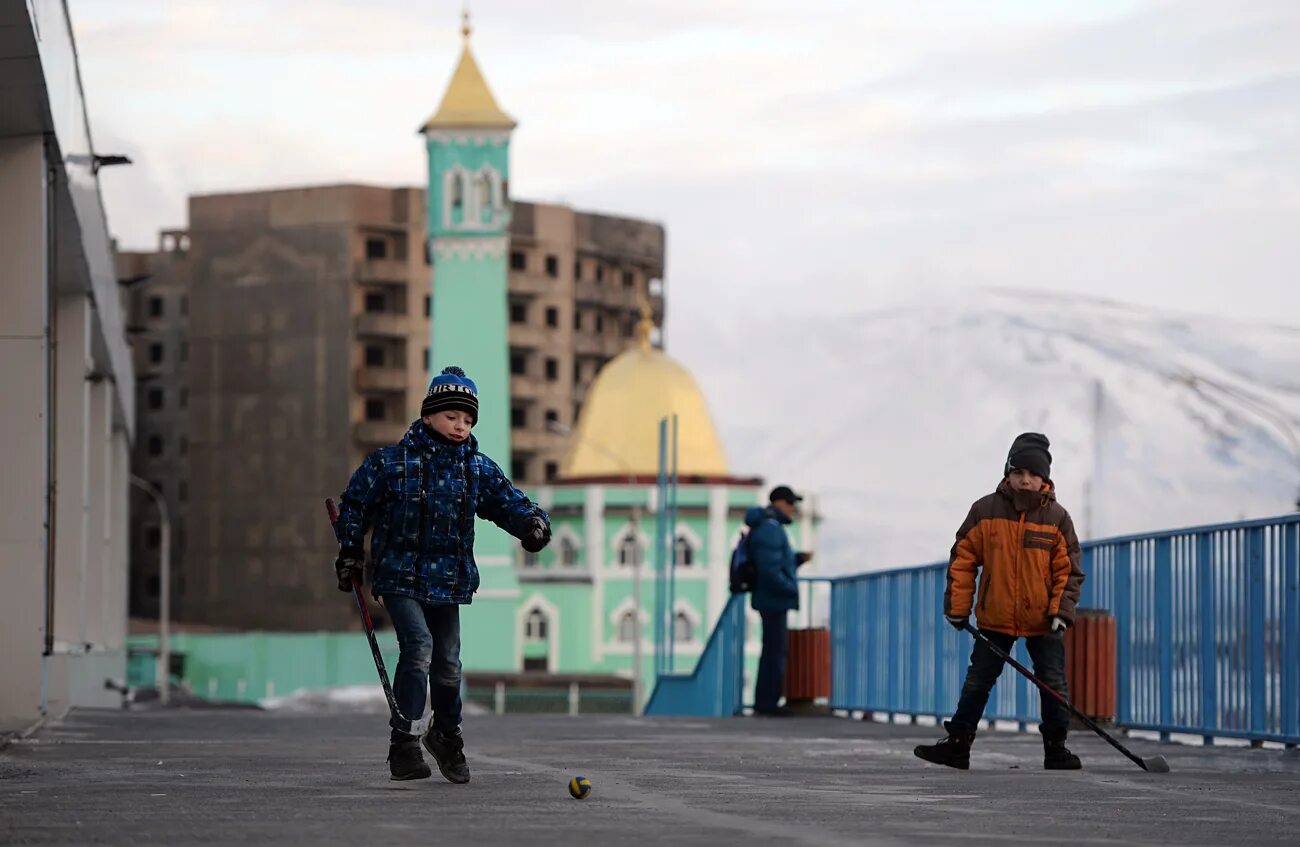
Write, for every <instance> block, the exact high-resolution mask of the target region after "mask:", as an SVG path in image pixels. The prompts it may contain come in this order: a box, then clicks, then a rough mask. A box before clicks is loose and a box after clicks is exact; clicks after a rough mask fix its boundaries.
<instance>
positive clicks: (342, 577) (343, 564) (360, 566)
mask: <svg viewBox="0 0 1300 847" xmlns="http://www.w3.org/2000/svg"><path fill="white" fill-rule="evenodd" d="M365 572H366V566H365V563H364V562H362V561H361V560H360V559H358V558H356V557H355V556H339V557H338V558H337V559H335V560H334V573H336V574H337V575H338V578H339V591H351V590H352V586H353V585H354V584H360V582H361V580H362V579H363V578H364V574H365Z"/></svg>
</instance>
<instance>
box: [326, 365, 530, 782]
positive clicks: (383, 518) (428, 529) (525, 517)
mask: <svg viewBox="0 0 1300 847" xmlns="http://www.w3.org/2000/svg"><path fill="white" fill-rule="evenodd" d="M476 423H478V387H477V386H476V385H475V384H474V381H473V380H471V379H470V378H469V377H467V376H466V375H465V372H464V371H463V370H461V369H460V368H458V367H454V366H453V367H449V368H446V369H444V370H443V372H442V373H441V374H439V375H438V376H437V377H435V378H434V379H433V382H432V383H430V385H429V393H428V395H427V396H425V398H424V402H423V403H422V404H421V406H420V419H419V420H417V421H415V422H413V423H412V424H411V426H410V428H409V429H408V430H407V431H406V435H404V436H403V437H402V440H401V441H400V442H398V443H397V444H394V445H391V446H388V447H381V448H380V449H378V450H376V451H374V452H373V453H371V454H370V455H369V456H366V458H365V461H363V462H362V463H361V467H359V468H357V470H356V472H355V473H353V474H352V479H351V480H350V481H349V482H348V487H347V490H346V491H344V492H343V494H342V496H341V498H340V501H339V517H338V521H337V522H336V523H335V525H334V529H335V533H336V535H337V536H338V541H339V547H340V549H339V557H338V560H337V561H336V562H335V563H334V568H335V571H336V575H337V577H338V587H339V590H340V591H351V590H352V581H353V578H354V577H362V576H364V572H365V570H364V561H365V552H364V547H363V545H364V542H365V535H366V531H367V530H370V531H371V536H370V560H371V562H372V563H373V565H374V580H373V584H372V586H371V592H372V594H373V595H374V596H375V597H376V598H380V599H381V600H382V602H383V604H384V608H385V609H386V610H387V611H388V616H389V617H390V618H391V619H392V621H393V630H394V631H395V633H396V635H397V644H398V647H399V648H400V652H399V656H398V660H397V670H396V672H395V673H394V674H393V696H394V699H396V700H397V706H398V708H399V709H400V710H401V712H402V714H403V715H405V716H407V717H408V718H410V719H411V720H419V718H420V717H421V716H423V714H424V705H425V694H426V692H428V695H429V698H430V702H431V704H432V709H433V717H432V726H430V728H429V731H428V732H427V733H426V734H425V735H424V737H423V738H422V739H417V738H416V736H414V735H411V734H409V733H407V732H405V731H404V729H399V728H398V726H397V725H396V724H393V729H392V734H391V736H390V739H389V748H388V764H389V769H390V772H391V775H392V778H393V779H424V778H426V777H428V776H430V775H432V771H430V769H429V766H428V765H426V764H425V762H424V757H423V756H422V755H421V754H420V741H423V743H424V747H425V749H427V750H428V751H429V753H430V754H431V755H432V756H433V757H434V759H435V760H436V761H437V763H438V769H439V770H440V771H441V772H442V775H443V776H444V777H446V779H447V780H448V781H449V782H454V783H466V782H469V766H468V765H467V764H466V763H465V754H464V747H465V742H464V740H463V739H462V737H461V732H460V719H461V698H460V681H461V664H460V607H461V606H463V605H467V604H469V603H471V602H473V598H474V592H475V591H477V590H478V586H479V573H478V566H477V564H476V563H475V561H474V518H475V516H477V517H480V518H483V519H484V520H489V521H492V522H493V523H494V524H496V525H497V526H499V527H501V528H502V529H504V530H505V531H506V532H508V533H510V534H511V535H513V536H514V537H516V538H518V539H519V540H520V541H521V542H522V544H523V547H524V549H525V550H528V551H530V552H534V553H535V552H537V551H539V550H541V549H542V548H543V547H545V546H546V544H547V542H549V541H550V540H551V522H550V517H549V516H548V515H547V514H546V512H544V511H542V510H541V509H540V508H538V507H537V506H536V505H534V504H533V503H532V501H530V500H529V499H528V498H527V497H525V496H524V494H523V492H521V491H520V490H519V489H517V488H515V487H514V485H512V484H511V482H510V480H509V479H507V478H506V475H505V474H504V473H502V471H501V468H500V467H498V466H497V463H496V462H494V461H492V460H491V459H490V458H488V457H487V456H486V455H484V454H483V453H480V452H479V449H478V442H477V441H476V440H475V438H474V436H473V435H471V434H470V430H471V429H472V428H473V427H474V424H476ZM394 720H396V718H394ZM405 728H406V729H409V727H405Z"/></svg>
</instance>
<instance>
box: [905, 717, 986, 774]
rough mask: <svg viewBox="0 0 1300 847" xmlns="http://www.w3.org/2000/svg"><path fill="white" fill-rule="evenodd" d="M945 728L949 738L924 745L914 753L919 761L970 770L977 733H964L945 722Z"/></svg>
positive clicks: (950, 722) (949, 722)
mask: <svg viewBox="0 0 1300 847" xmlns="http://www.w3.org/2000/svg"><path fill="white" fill-rule="evenodd" d="M943 728H944V729H946V730H948V737H947V738H945V739H944V740H942V741H940V742H939V743H938V744H922V745H921V746H919V747H917V748H916V749H915V750H913V751H912V753H914V754H915V755H916V757H917V758H918V759H925V760H926V761H927V762H933V763H934V764H936V765H947V766H948V767H950V768H957V769H958V770H963V771H965V770H970V746H971V744H973V743H975V733H973V732H972V733H966V732H962V731H961V730H959V729H956V728H955V727H953V725H952V721H944V722H943Z"/></svg>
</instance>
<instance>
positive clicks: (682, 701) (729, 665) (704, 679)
mask: <svg viewBox="0 0 1300 847" xmlns="http://www.w3.org/2000/svg"><path fill="white" fill-rule="evenodd" d="M746 599H747V598H746V597H745V595H743V594H734V595H732V597H731V599H729V600H728V601H727V605H726V607H725V608H724V609H723V610H722V614H721V615H720V616H719V617H718V623H717V625H716V626H714V627H713V632H712V633H711V634H710V635H709V641H708V643H707V644H706V645H704V652H703V653H701V654H700V659H699V661H698V662H697V663H696V665H695V670H693V671H692V672H691V673H689V674H660V675H659V677H658V679H657V681H656V682H655V689H654V691H653V692H652V693H651V694H650V701H649V702H648V703H646V707H645V714H646V715H654V716H660V717H663V716H667V715H678V716H691V717H717V718H726V717H731V716H732V715H736V714H739V713H740V710H741V697H742V694H743V691H742V686H743V681H742V680H743V676H744V670H745V668H744V661H745V601H746Z"/></svg>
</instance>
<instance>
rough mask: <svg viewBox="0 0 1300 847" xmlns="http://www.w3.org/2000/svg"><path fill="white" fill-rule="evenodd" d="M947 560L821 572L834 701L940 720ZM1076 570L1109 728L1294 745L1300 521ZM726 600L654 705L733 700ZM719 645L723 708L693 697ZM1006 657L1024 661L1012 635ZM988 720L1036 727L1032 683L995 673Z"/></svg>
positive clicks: (1137, 548) (1153, 548) (1150, 547)
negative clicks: (1106, 675)
mask: <svg viewBox="0 0 1300 847" xmlns="http://www.w3.org/2000/svg"><path fill="white" fill-rule="evenodd" d="M946 568H947V565H946V563H943V562H940V563H935V564H931V565H920V566H914V567H909V568H901V569H898V570H890V571H877V572H872V573H865V574H858V575H855V576H849V577H842V578H833V579H832V580H831V603H830V608H831V615H830V628H831V661H832V669H831V679H832V685H831V698H830V705H831V707H832V708H835V709H843V710H853V711H870V712H883V713H891V714H903V715H933V716H935V717H945V716H947V715H949V714H951V711H952V709H953V708H954V707H955V705H956V702H957V694H958V689H959V687H960V684H961V679H962V676H963V674H964V672H965V668H966V663H967V655H968V653H969V651H970V649H971V646H972V645H971V643H970V640H969V637H967V636H965V635H964V634H962V633H958V632H956V631H955V630H953V629H952V628H951V627H949V626H947V624H946V623H945V622H944V621H943V615H942V609H941V608H940V606H941V602H940V598H941V597H942V595H943V590H944V580H945V577H946ZM1083 570H1084V572H1085V573H1086V574H1087V580H1086V581H1085V583H1084V586H1083V592H1082V596H1081V598H1080V603H1079V605H1080V607H1081V608H1098V609H1105V610H1108V611H1109V612H1110V613H1111V614H1112V615H1113V616H1114V617H1115V619H1116V630H1117V636H1116V695H1117V696H1116V701H1117V702H1116V707H1117V715H1116V723H1118V724H1120V725H1123V726H1128V727H1132V728H1136V729H1148V730H1155V731H1157V732H1160V733H1161V734H1162V736H1165V737H1167V736H1168V735H1169V734H1170V733H1175V732H1177V733H1191V734H1196V735H1201V736H1204V737H1206V738H1211V737H1216V736H1223V737H1239V738H1248V739H1251V740H1255V741H1264V740H1271V741H1282V742H1286V743H1288V744H1296V743H1300V515H1285V516H1282V517H1278V518H1271V519H1267V520H1252V521H1241V522H1238V523H1228V524H1215V525H1211V526H1202V527H1191V528H1187V529H1179V530H1168V531H1163V532H1154V533H1148V534H1144V535H1128V536H1123V537H1120V538H1112V539H1104V540H1100V541H1094V542H1089V543H1087V544H1085V545H1083ZM737 599H738V598H734V597H733V598H732V600H731V603H729V604H728V607H727V611H726V612H724V614H723V617H722V618H721V619H720V620H719V623H718V627H717V628H715V630H714V634H713V636H711V637H710V639H709V647H708V648H706V651H705V655H703V656H701V660H700V665H699V666H698V667H697V668H696V672H695V673H694V674H692V676H691V677H668V678H666V679H667V680H672V681H673V682H672V683H670V684H671V685H673V686H675V687H674V688H673V696H672V698H671V699H663V700H661V701H660V702H659V703H657V704H655V705H656V711H655V712H654V713H656V714H729V713H734V710H735V709H738V708H739V706H738V704H739V702H740V696H741V695H740V693H739V688H738V687H739V682H738V680H739V674H740V669H739V659H740V658H743V643H742V642H743V632H744V621H743V608H741V609H740V610H739V614H738V615H737V614H736V610H737V606H736V601H737ZM733 615H734V617H733ZM720 633H721V635H720ZM715 642H718V643H719V644H721V643H723V642H725V644H726V648H725V649H727V650H729V651H731V652H732V653H734V654H735V657H736V660H735V664H734V665H728V666H726V670H725V672H726V673H728V674H731V675H734V676H735V679H734V680H733V679H730V678H729V680H728V681H727V682H726V685H727V686H728V688H727V691H728V694H727V697H728V700H727V703H726V705H725V707H721V706H719V707H711V706H708V705H707V704H705V703H704V702H703V701H704V700H705V699H707V697H706V696H705V695H706V694H707V691H708V689H709V685H711V684H713V683H706V681H705V678H706V677H707V675H708V674H709V673H713V672H714V671H713V667H714V666H713V665H711V664H710V665H707V666H706V659H707V658H708V657H709V654H710V651H712V650H714V649H715ZM1016 657H1017V658H1018V659H1020V660H1021V661H1027V659H1028V657H1027V655H1026V653H1025V650H1024V645H1023V642H1021V643H1019V644H1017V645H1016ZM687 679H691V680H695V683H694V684H695V685H696V687H697V688H699V689H701V692H703V693H701V694H700V695H699V696H698V697H695V699H694V700H692V697H693V696H694V695H690V693H689V691H688V690H687V689H685V688H682V687H681V686H682V685H684V684H685V683H684V682H683V681H684V680H687ZM663 684H664V680H662V679H661V683H660V685H661V686H662V685H663ZM733 686H734V687H735V688H736V691H737V693H736V694H735V695H734V697H733V695H732V694H731V693H730V692H731V687H733ZM665 690H668V689H665ZM656 694H658V688H657V689H656ZM710 696H711V695H710ZM687 701H691V702H690V703H688V702H687ZM652 702H653V699H652ZM677 708H681V709H690V711H672V709H677ZM728 709H732V711H727V710H728ZM650 713H651V711H650V709H649V708H647V714H650ZM986 716H987V717H989V718H993V719H1000V720H1012V721H1017V722H1020V723H1021V724H1022V725H1023V724H1028V723H1031V722H1037V720H1038V696H1037V692H1036V690H1034V689H1031V687H1030V684H1029V683H1028V682H1027V681H1025V680H1024V679H1023V678H1021V677H1019V676H1011V675H1009V674H1004V676H1003V678H1002V681H1001V682H1000V683H999V684H998V686H996V687H995V688H994V691H993V695H992V697H991V698H990V700H989V707H988V710H987V712H986Z"/></svg>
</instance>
